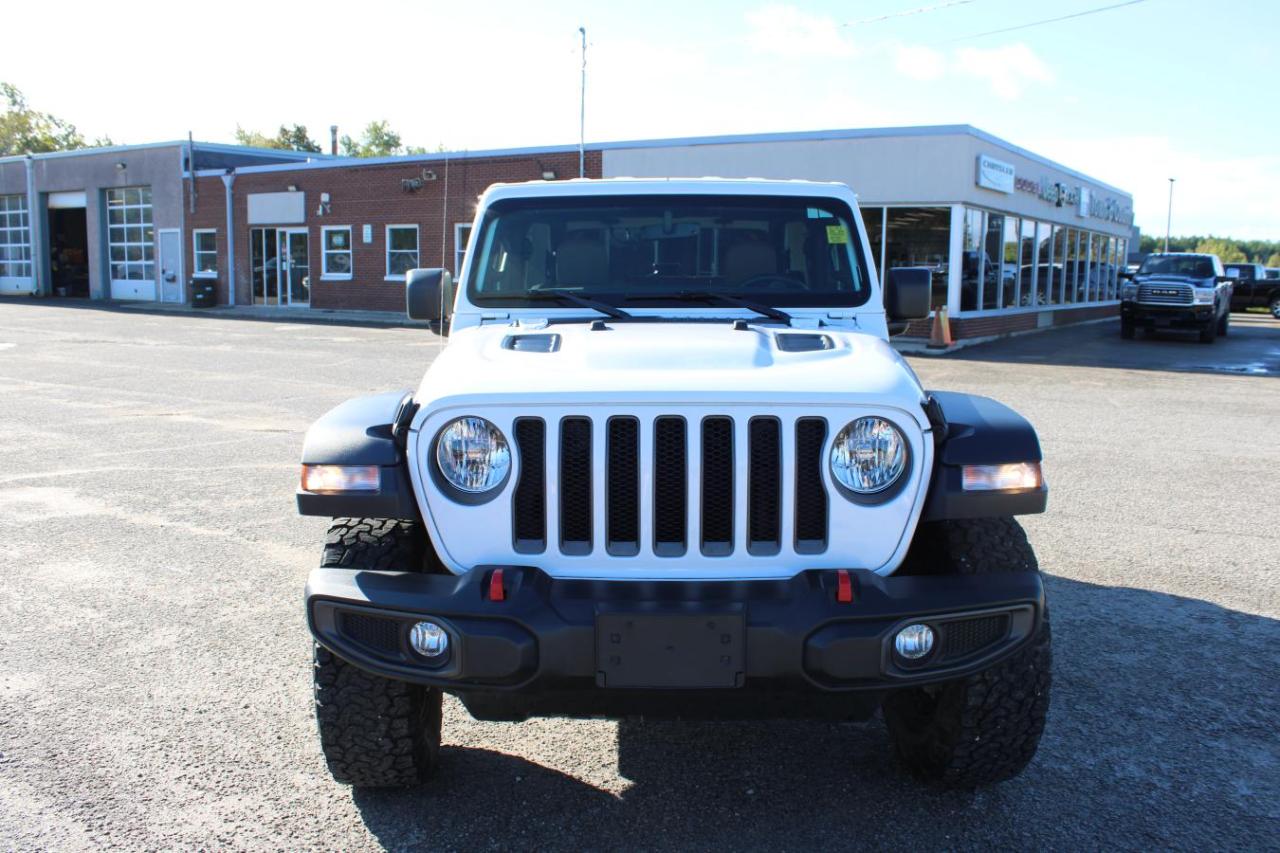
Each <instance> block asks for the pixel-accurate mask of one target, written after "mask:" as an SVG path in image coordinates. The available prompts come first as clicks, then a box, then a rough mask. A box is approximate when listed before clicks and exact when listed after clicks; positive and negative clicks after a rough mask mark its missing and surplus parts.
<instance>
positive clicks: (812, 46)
mask: <svg viewBox="0 0 1280 853" xmlns="http://www.w3.org/2000/svg"><path fill="white" fill-rule="evenodd" d="M747 24H748V26H749V27H750V31H749V32H748V34H747V43H748V44H749V45H750V46H751V47H752V48H753V49H755V50H757V51H759V52H760V53H768V54H773V55H775V56H783V57H787V58H789V59H833V58H848V57H851V56H853V55H854V54H855V53H856V52H857V51H856V50H855V49H854V46H853V43H852V42H851V41H850V40H849V39H847V38H845V36H844V34H843V33H842V32H841V28H840V25H839V24H838V23H836V21H835V20H834V19H832V18H829V17H827V16H826V15H813V14H810V13H808V12H804V11H801V10H800V9H797V8H796V7H795V6H787V5H783V4H778V3H775V4H771V5H769V6H762V7H760V8H758V9H753V10H751V11H750V12H747Z"/></svg>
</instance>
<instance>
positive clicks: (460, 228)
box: [453, 222, 471, 278]
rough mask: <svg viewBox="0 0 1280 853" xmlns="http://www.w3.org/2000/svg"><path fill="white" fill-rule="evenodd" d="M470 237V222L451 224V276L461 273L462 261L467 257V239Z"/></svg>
mask: <svg viewBox="0 0 1280 853" xmlns="http://www.w3.org/2000/svg"><path fill="white" fill-rule="evenodd" d="M470 239H471V223H470V222H459V223H457V224H456V225H454V226H453V277H454V278H457V277H458V276H460V275H462V262H463V261H465V260H466V259H467V241H468V240H470Z"/></svg>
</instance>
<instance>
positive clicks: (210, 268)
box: [191, 228, 218, 278]
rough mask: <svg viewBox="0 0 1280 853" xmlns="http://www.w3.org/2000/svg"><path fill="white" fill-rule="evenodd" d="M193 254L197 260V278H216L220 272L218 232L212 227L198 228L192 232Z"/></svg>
mask: <svg viewBox="0 0 1280 853" xmlns="http://www.w3.org/2000/svg"><path fill="white" fill-rule="evenodd" d="M191 244H192V245H191V248H192V252H191V254H192V256H193V257H194V260H195V265H196V266H195V272H194V273H192V275H194V276H195V277H196V278H214V277H215V276H217V274H218V232H217V231H215V230H214V229H212V228H197V229H196V230H195V231H192V232H191Z"/></svg>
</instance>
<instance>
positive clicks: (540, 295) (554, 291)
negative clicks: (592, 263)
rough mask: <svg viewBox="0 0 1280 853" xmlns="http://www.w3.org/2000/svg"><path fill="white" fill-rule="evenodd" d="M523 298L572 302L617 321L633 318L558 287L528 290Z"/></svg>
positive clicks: (619, 309)
mask: <svg viewBox="0 0 1280 853" xmlns="http://www.w3.org/2000/svg"><path fill="white" fill-rule="evenodd" d="M522 296H523V298H525V299H529V300H538V299H543V300H548V301H554V302H570V303H572V304H574V305H580V306H582V307H583V308H590V309H592V310H593V311H599V312H600V313H601V314H604V315H605V316H606V317H612V318H613V319H615V320H631V319H633V317H632V316H631V315H630V314H628V313H627V312H626V311H623V310H622V309H621V308H617V307H614V306H613V305H610V304H609V303H608V302H601V301H599V300H598V299H588V298H587V297H585V296H579V295H578V294H576V293H574V292H573V291H570V290H563V289H561V288H558V287H540V288H538V289H537V290H527V291H525V292H524V294H522Z"/></svg>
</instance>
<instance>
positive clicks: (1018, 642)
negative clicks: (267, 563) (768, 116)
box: [297, 179, 1050, 786]
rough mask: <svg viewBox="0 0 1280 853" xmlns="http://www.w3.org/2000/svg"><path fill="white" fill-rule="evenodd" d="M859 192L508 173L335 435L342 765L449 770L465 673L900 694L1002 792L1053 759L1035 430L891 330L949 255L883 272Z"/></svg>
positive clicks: (332, 633)
mask: <svg viewBox="0 0 1280 853" xmlns="http://www.w3.org/2000/svg"><path fill="white" fill-rule="evenodd" d="M871 257H872V254H871V251H870V248H869V246H868V244H867V238H866V232H865V230H864V228H863V224H862V219H861V217H860V216H859V214H858V207H857V203H856V199H855V197H854V195H853V193H852V192H850V190H849V189H848V188H847V187H845V186H843V185H840V184H817V183H803V182H795V181H786V182H775V181H756V180H752V181H726V180H710V179H706V180H609V181H569V182H558V183H542V182H536V183H529V184H519V185H504V186H495V187H493V188H491V189H490V190H489V191H488V192H486V193H485V194H484V196H483V197H482V199H481V201H480V205H479V210H478V212H477V215H476V219H475V224H474V227H473V229H472V237H471V242H470V245H469V246H468V250H467V253H466V262H465V264H464V265H463V268H462V270H461V274H460V277H459V286H458V288H457V289H456V293H455V289H454V287H453V283H452V281H451V278H450V276H449V273H447V272H446V271H444V270H414V271H412V272H410V273H409V274H408V276H407V279H408V280H407V283H406V298H407V307H408V313H409V316H410V317H411V318H414V319H418V320H425V321H428V322H431V323H433V324H437V326H436V328H438V329H439V330H440V331H444V330H445V329H447V330H448V334H449V341H448V346H447V347H445V348H444V350H443V351H442V352H441V354H440V355H439V357H438V358H436V360H435V361H434V363H432V365H431V366H430V368H429V369H428V370H427V372H426V374H425V376H424V377H423V379H422V384H421V385H420V386H419V387H418V389H417V390H416V391H413V392H410V391H403V392H397V393H392V394H384V395H378V396H373V397H365V398H360V399H356V400H352V401H349V402H347V403H344V404H343V405H341V406H338V407H337V408H336V409H334V410H333V411H331V412H329V413H328V414H326V415H325V416H324V417H323V418H321V419H320V420H319V421H318V422H317V423H316V424H315V425H314V426H313V427H312V428H311V429H310V431H309V432H308V433H307V438H306V444H305V447H304V450H303V458H302V463H303V466H302V483H301V487H300V488H299V490H298V494H297V501H298V508H299V510H300V511H301V512H302V513H303V514H306V515H320V516H325V517H329V518H332V519H334V522H333V526H332V528H331V530H330V532H329V536H328V539H327V541H326V543H325V548H324V555H323V558H322V560H321V564H320V568H317V569H315V570H314V571H313V572H312V573H311V576H310V578H309V580H308V583H307V591H306V607H307V618H308V622H309V625H310V628H311V632H312V634H313V635H314V637H315V641H316V645H315V691H316V714H317V717H318V720H319V728H320V739H321V743H322V746H323V750H324V754H325V757H326V759H327V760H328V764H329V769H330V770H331V771H332V773H333V775H334V777H335V778H337V779H338V780H340V781H343V782H347V783H350V784H353V785H357V786H386V785H403V784H412V783H416V782H418V781H419V780H421V779H423V778H424V777H425V775H426V774H427V773H428V772H429V771H430V770H431V769H432V765H433V764H434V763H435V761H436V757H437V751H438V748H439V743H440V728H441V695H442V692H448V693H451V694H453V695H455V696H457V697H458V698H459V699H460V700H461V701H462V703H463V704H464V705H465V706H466V707H467V709H468V710H469V711H470V713H471V714H472V715H474V716H475V717H477V718H479V719H485V720H519V719H524V718H526V717H528V716H531V715H536V716H607V717H629V716H646V717H654V716H661V717H681V718H696V717H714V718H741V717H761V716H764V717H779V716H804V717H821V718H835V719H850V718H866V717H869V716H871V715H872V714H874V712H875V710H876V709H877V708H880V709H881V710H882V713H883V715H884V719H885V722H886V723H887V725H888V729H889V734H890V736H891V737H892V739H893V741H894V744H895V746H896V750H897V753H898V755H899V756H900V757H901V759H902V761H903V762H904V764H905V765H906V766H907V767H908V768H909V769H911V770H912V771H914V772H915V773H917V774H918V775H920V776H921V777H923V778H925V779H928V780H933V781H937V782H941V783H946V784H952V785H961V786H973V785H979V784H985V783H990V782H994V781H999V780H1002V779H1007V778H1009V777H1011V776H1014V775H1016V774H1017V773H1018V772H1020V771H1021V770H1022V769H1023V767H1025V766H1026V764H1027V762H1028V761H1029V760H1030V759H1031V757H1032V756H1033V754H1034V753H1035V750H1036V746H1037V744H1038V742H1039V739H1040V734H1041V732H1042V730H1043V728H1044V722H1045V715H1046V711H1047V709H1048V705H1049V683H1050V644H1049V618H1048V610H1047V608H1046V604H1045V593H1044V587H1043V584H1042V581H1041V577H1040V574H1039V571H1038V569H1037V565H1036V559H1035V555H1034V553H1033V552H1032V550H1031V547H1030V545H1029V544H1028V543H1027V539H1026V536H1025V534H1024V533H1023V531H1022V528H1021V527H1020V526H1019V525H1018V524H1017V522H1015V521H1014V520H1013V518H1012V516H1014V515H1017V514H1021V513H1034V512H1042V511H1043V510H1044V508H1045V503H1046V497H1047V492H1046V487H1045V484H1044V481H1043V479H1042V477H1041V473H1040V460H1041V454H1040V445H1039V441H1038V439H1037V437H1036V433H1035V431H1034V430H1033V429H1032V428H1031V426H1030V425H1029V424H1028V423H1027V422H1026V421H1025V420H1023V419H1022V418H1021V417H1020V416H1018V415H1017V414H1016V413H1014V412H1013V411H1011V410H1010V409H1008V408H1007V407H1005V406H1003V405H1001V404H999V403H996V402H994V401H992V400H989V399H986V398H984V397H976V396H971V395H967V394H957V393H946V392H928V391H925V390H924V389H923V388H922V387H921V386H920V383H919V381H918V379H917V378H916V376H915V374H914V373H913V372H912V370H911V369H910V367H908V365H907V364H906V362H904V361H903V359H902V358H901V357H899V356H898V355H897V353H895V352H894V350H893V349H892V348H891V347H890V346H889V343H888V336H889V333H890V330H891V329H901V328H903V327H905V325H906V322H907V321H909V320H912V319H917V318H922V317H924V316H925V315H927V313H928V306H929V286H930V277H929V273H928V271H927V270H921V269H901V270H892V271H890V273H889V276H888V281H887V286H886V289H885V290H884V292H882V291H881V286H880V282H879V280H878V278H877V275H876V270H875V267H874V266H873V264H872V262H871Z"/></svg>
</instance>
